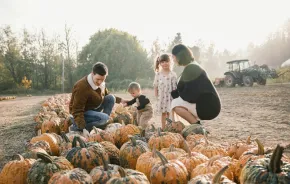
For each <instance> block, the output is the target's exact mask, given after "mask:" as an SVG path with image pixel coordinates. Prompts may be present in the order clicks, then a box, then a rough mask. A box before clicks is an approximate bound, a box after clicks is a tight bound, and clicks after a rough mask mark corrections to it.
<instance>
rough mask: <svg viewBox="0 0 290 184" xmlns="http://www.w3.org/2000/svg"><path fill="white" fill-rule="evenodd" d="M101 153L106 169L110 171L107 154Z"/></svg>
mask: <svg viewBox="0 0 290 184" xmlns="http://www.w3.org/2000/svg"><path fill="white" fill-rule="evenodd" d="M100 155H101V158H102V161H103V164H104V170H105V171H108V170H109V163H108V160H107V159H105V156H104V154H103V153H102V154H100Z"/></svg>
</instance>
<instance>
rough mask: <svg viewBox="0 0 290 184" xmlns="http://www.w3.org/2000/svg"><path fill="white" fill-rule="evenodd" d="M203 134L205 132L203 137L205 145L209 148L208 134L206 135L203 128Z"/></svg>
mask: <svg viewBox="0 0 290 184" xmlns="http://www.w3.org/2000/svg"><path fill="white" fill-rule="evenodd" d="M202 132H203V137H204V140H205V145H206V146H207V145H208V140H207V133H206V130H205V129H204V128H203V129H202Z"/></svg>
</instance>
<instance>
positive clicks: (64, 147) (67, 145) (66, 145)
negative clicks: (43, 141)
mask: <svg viewBox="0 0 290 184" xmlns="http://www.w3.org/2000/svg"><path fill="white" fill-rule="evenodd" d="M61 137H62V139H63V142H62V143H61V144H60V147H59V152H60V155H61V156H65V155H66V154H67V152H68V151H69V150H70V149H71V148H72V142H71V141H70V140H69V138H68V137H67V136H66V134H65V132H61Z"/></svg>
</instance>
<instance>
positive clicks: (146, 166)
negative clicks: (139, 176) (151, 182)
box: [136, 146, 160, 178]
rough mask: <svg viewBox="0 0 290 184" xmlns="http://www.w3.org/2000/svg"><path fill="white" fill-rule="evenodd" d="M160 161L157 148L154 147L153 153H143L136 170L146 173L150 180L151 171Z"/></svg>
mask: <svg viewBox="0 0 290 184" xmlns="http://www.w3.org/2000/svg"><path fill="white" fill-rule="evenodd" d="M158 161H160V159H159V157H158V156H157V154H156V148H155V146H153V149H152V151H148V152H145V153H142V154H141V155H140V156H139V158H138V159H137V163H136V170H137V171H140V172H142V173H144V174H145V175H146V176H147V178H150V173H151V169H152V167H153V166H154V164H155V163H156V162H158Z"/></svg>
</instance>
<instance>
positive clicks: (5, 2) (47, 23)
mask: <svg viewBox="0 0 290 184" xmlns="http://www.w3.org/2000/svg"><path fill="white" fill-rule="evenodd" d="M289 7H290V1H289V0H288V2H287V0H275V1H274V0H271V1H269V0H239V1H238V0H175V1H172V0H167V1H163V0H143V1H140V0H102V1H100V0H82V1H80V0H78V1H77V0H0V26H3V25H5V24H9V25H11V26H12V28H14V30H19V29H21V28H23V27H26V28H28V29H29V30H39V29H40V28H44V29H45V30H46V31H47V32H48V33H53V32H58V33H63V30H64V24H65V23H67V24H68V25H70V26H72V28H73V30H74V34H75V37H76V39H77V40H79V43H80V46H83V45H84V44H86V43H88V40H89V37H90V36H91V35H92V34H93V33H95V32H97V31H98V30H99V29H104V28H111V27H114V28H117V29H120V30H123V31H127V32H129V33H131V34H133V35H136V36H137V37H138V38H139V40H142V41H143V42H144V46H145V47H146V48H149V46H150V45H151V44H152V42H153V40H155V39H156V38H159V40H161V41H164V42H167V41H168V39H172V38H173V37H174V35H175V34H176V33H177V32H181V34H182V38H183V41H184V43H186V44H188V45H190V46H191V45H193V44H194V41H195V40H197V39H202V40H205V41H207V42H209V41H213V42H215V44H216V46H217V47H218V48H219V49H223V48H228V49H230V50H236V49H238V48H245V47H246V46H247V45H248V43H249V42H250V41H252V42H254V43H261V42H262V41H263V40H264V39H265V38H266V37H267V35H268V34H269V33H270V32H271V31H275V30H276V29H277V28H278V26H280V25H281V24H282V23H283V22H284V21H285V20H286V19H287V18H290V11H289Z"/></svg>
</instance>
